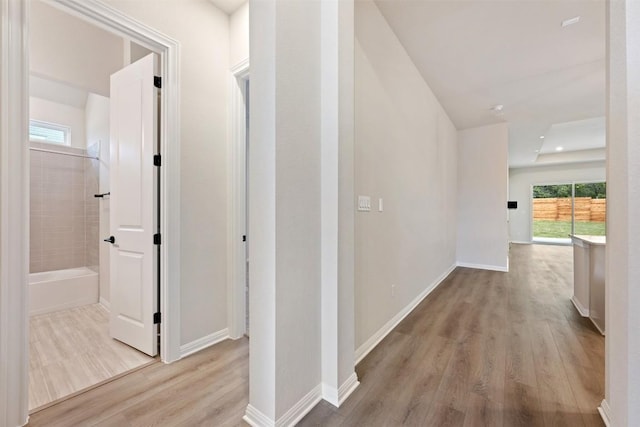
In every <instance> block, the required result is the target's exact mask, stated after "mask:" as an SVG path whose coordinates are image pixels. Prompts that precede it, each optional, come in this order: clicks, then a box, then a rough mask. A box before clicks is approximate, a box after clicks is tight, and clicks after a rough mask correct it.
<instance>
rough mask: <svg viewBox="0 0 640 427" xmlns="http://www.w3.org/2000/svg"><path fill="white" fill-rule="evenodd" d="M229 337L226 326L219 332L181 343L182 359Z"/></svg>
mask: <svg viewBox="0 0 640 427" xmlns="http://www.w3.org/2000/svg"><path fill="white" fill-rule="evenodd" d="M227 338H229V329H227V328H224V329H222V330H220V331H218V332H214V333H212V334H209V335H207V336H204V337H202V338H199V339H197V340H195V341H191V342H190V343H187V344H185V345H181V346H180V359H182V358H183V357H187V356H189V355H190V354H193V353H197V352H198V351H200V350H204V349H205V348H207V347H211V346H212V345H214V344H218V343H219V342H220V341H224V340H226V339H227Z"/></svg>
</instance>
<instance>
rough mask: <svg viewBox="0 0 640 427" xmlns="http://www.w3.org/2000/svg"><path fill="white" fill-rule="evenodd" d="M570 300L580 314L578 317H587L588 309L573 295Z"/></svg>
mask: <svg viewBox="0 0 640 427" xmlns="http://www.w3.org/2000/svg"><path fill="white" fill-rule="evenodd" d="M570 299H571V302H572V303H573V305H574V307H575V308H576V310H578V313H580V316H582V317H589V309H588V308H585V306H583V305H582V303H580V301H578V299H577V298H576V296H575V295H573V296H572V297H571V298H570Z"/></svg>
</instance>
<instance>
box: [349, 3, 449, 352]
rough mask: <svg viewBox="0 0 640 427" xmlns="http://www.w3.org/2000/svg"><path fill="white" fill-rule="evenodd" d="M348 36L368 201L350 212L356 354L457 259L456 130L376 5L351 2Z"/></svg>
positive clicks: (360, 177)
mask: <svg viewBox="0 0 640 427" xmlns="http://www.w3.org/2000/svg"><path fill="white" fill-rule="evenodd" d="M355 33H356V34H355V35H356V48H355V191H356V195H368V196H370V197H371V201H372V210H371V212H356V214H355V215H356V220H355V248H356V249H355V251H356V261H355V326H356V330H355V334H356V338H355V342H356V349H358V350H357V351H356V355H357V357H358V355H361V354H362V353H363V352H366V351H368V350H369V349H370V347H371V345H372V344H374V343H375V341H376V338H379V337H380V335H381V334H383V333H385V332H386V329H387V328H385V325H387V324H388V322H390V321H391V320H392V319H394V317H396V316H397V315H398V314H399V313H401V312H402V311H403V310H404V309H405V308H406V307H407V306H408V305H409V304H410V303H411V302H412V301H413V300H414V299H415V298H416V297H418V296H419V295H421V294H422V293H423V292H424V291H425V290H427V289H428V288H429V287H430V286H432V285H433V284H434V282H436V281H437V280H438V279H439V278H441V276H442V275H443V274H444V273H446V272H448V271H449V269H451V268H452V266H453V265H454V264H455V251H456V213H457V211H456V191H457V190H456V188H457V187H456V181H457V178H456V146H457V142H456V141H457V139H456V138H457V136H456V129H455V127H454V126H453V124H452V123H451V121H450V119H449V118H448V116H447V114H446V113H445V111H444V110H443V109H442V107H441V105H440V104H439V103H438V101H437V99H436V97H435V96H434V95H433V93H432V92H431V89H430V88H429V86H428V84H427V83H426V82H425V81H424V79H423V78H422V76H421V75H420V73H419V72H418V70H417V69H416V67H415V65H414V64H413V62H412V61H411V59H410V58H409V56H408V54H407V53H406V51H405V50H404V48H403V47H402V45H401V44H400V42H399V41H398V39H397V38H396V36H395V34H394V33H393V31H392V29H391V28H390V27H389V25H388V24H387V22H386V20H385V19H384V17H383V16H382V15H381V13H380V11H379V10H378V7H377V6H376V5H375V3H374V2H370V1H358V2H356V5H355ZM379 198H382V199H383V205H384V206H383V208H384V210H383V212H378V199H379ZM392 285H395V288H394V289H392ZM387 326H388V325H387Z"/></svg>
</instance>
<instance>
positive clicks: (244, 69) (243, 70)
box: [230, 58, 249, 79]
mask: <svg viewBox="0 0 640 427" xmlns="http://www.w3.org/2000/svg"><path fill="white" fill-rule="evenodd" d="M230 71H231V74H232V75H233V76H234V77H236V78H239V79H247V78H248V77H249V58H245V59H243V60H242V61H240V62H238V63H237V64H236V65H234V66H233V67H231V69H230Z"/></svg>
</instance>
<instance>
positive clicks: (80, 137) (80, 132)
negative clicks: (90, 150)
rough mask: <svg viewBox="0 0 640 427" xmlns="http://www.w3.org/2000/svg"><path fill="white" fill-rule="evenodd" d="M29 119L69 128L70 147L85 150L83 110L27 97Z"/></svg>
mask: <svg viewBox="0 0 640 427" xmlns="http://www.w3.org/2000/svg"><path fill="white" fill-rule="evenodd" d="M29 117H30V118H31V119H34V120H40V121H43V122H49V123H54V124H59V125H64V126H68V127H69V128H71V146H72V147H75V148H82V149H86V148H87V140H86V137H85V123H84V120H85V119H84V110H83V109H81V108H76V107H72V106H69V105H65V104H59V103H57V102H53V101H48V100H46V99H40V98H36V97H33V96H31V97H29Z"/></svg>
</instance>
